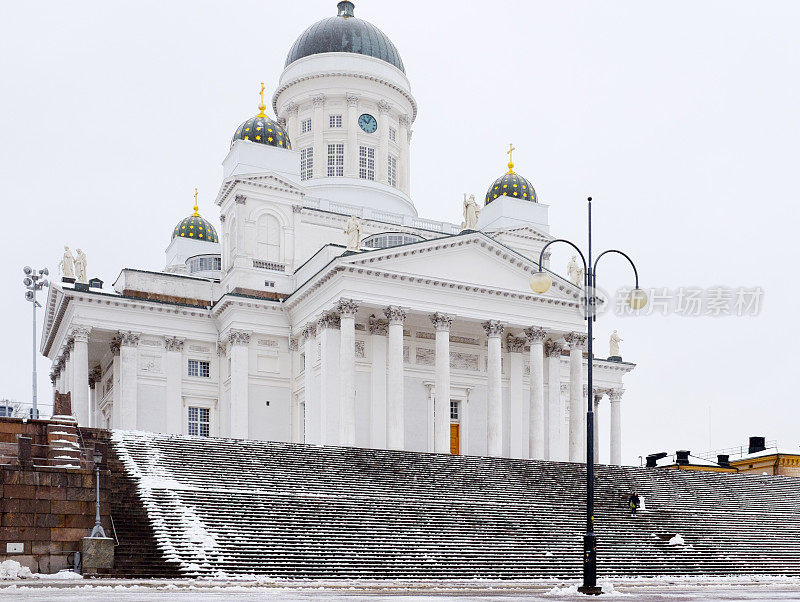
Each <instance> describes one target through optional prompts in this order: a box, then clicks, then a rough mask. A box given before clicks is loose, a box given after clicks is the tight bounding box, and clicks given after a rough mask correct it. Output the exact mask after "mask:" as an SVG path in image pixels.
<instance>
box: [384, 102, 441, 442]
mask: <svg viewBox="0 0 800 602" xmlns="http://www.w3.org/2000/svg"><path fill="white" fill-rule="evenodd" d="M389 109H391V105H390V104H389V103H388V102H386V101H385V100H381V101H380V102H379V103H378V152H377V157H376V161H377V162H378V164H377V165H376V166H375V179H376V180H377V181H378V182H380V183H381V184H388V183H389V177H388V170H387V167H388V161H389ZM448 428H449V427H448ZM448 451H449V448H448Z"/></svg>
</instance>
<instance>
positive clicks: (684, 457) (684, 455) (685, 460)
mask: <svg viewBox="0 0 800 602" xmlns="http://www.w3.org/2000/svg"><path fill="white" fill-rule="evenodd" d="M690 453H692V452H690V451H688V450H686V449H679V450H678V451H676V452H675V463H676V464H678V465H679V466H685V465H688V464H690V462H689V454H690Z"/></svg>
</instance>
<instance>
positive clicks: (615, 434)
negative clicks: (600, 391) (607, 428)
mask: <svg viewBox="0 0 800 602" xmlns="http://www.w3.org/2000/svg"><path fill="white" fill-rule="evenodd" d="M624 392H625V391H623V390H622V389H612V390H611V393H610V394H609V397H610V398H611V445H610V447H611V462H610V464H616V465H617V466H619V465H621V464H622V412H621V404H622V394H623V393H624Z"/></svg>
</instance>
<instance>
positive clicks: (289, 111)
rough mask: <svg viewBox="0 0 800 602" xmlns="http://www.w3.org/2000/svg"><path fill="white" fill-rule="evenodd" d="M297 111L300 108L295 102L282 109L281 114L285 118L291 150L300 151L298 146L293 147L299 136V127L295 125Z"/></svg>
mask: <svg viewBox="0 0 800 602" xmlns="http://www.w3.org/2000/svg"><path fill="white" fill-rule="evenodd" d="M299 109H300V107H299V106H298V105H297V103H295V102H290V103H288V104H287V105H286V106H285V107H284V109H283V110H284V113H283V114H284V115H285V118H286V133H287V134H289V141H290V142H291V143H292V149H293V150H296V151H299V150H300V147H299V146H295V142H296V140H297V138H298V137H299V136H300V127H299V126H298V123H297V116H298V111H299ZM317 127H319V126H317Z"/></svg>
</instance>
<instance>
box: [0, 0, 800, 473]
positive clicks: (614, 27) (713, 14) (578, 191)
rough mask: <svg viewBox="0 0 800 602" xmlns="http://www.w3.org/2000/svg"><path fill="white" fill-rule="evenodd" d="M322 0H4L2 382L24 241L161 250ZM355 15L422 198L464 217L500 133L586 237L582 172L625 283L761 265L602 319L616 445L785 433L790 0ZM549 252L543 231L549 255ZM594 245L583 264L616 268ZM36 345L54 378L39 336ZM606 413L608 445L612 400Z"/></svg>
mask: <svg viewBox="0 0 800 602" xmlns="http://www.w3.org/2000/svg"><path fill="white" fill-rule="evenodd" d="M335 4H336V3H335V2H334V0H303V1H299V0H298V1H295V2H288V1H287V2H276V1H274V0H273V1H269V2H265V1H263V0H258V1H256V0H247V1H245V0H236V1H227V2H222V1H219V2H208V1H198V0H193V1H192V2H178V1H170V2H165V1H163V0H159V1H149V0H139V1H137V2H115V1H112V0H105V1H102V2H89V1H78V0H75V1H72V2H61V1H58V2H52V1H51V2H13V3H12V2H4V3H3V4H2V7H0V57H2V59H0V61H2V62H1V63H0V65H2V70H1V71H0V73H1V74H2V90H3V93H2V94H1V95H0V126H2V127H1V128H0V135H1V136H2V144H0V198H2V202H3V204H4V206H5V211H4V217H5V232H4V233H3V243H2V247H3V253H2V256H3V258H4V262H3V263H2V266H0V279H1V281H2V282H3V283H4V284H5V289H4V292H3V293H2V296H0V315H2V316H3V324H4V329H3V330H4V335H5V344H4V345H2V346H1V347H0V398H3V397H10V398H12V399H17V400H20V401H29V399H30V345H31V341H30V338H31V334H30V305H29V304H28V303H26V302H25V301H24V298H23V294H24V290H23V286H22V278H23V274H22V267H23V266H24V265H26V264H30V265H34V266H36V267H41V266H47V267H49V268H50V270H51V273H55V271H56V264H57V262H58V259H59V258H60V255H61V248H62V246H63V245H64V244H69V245H70V246H71V247H72V248H73V249H75V248H76V247H81V248H82V249H84V251H86V253H87V255H88V258H89V272H90V274H89V275H90V276H98V277H100V278H102V279H104V280H105V281H106V282H107V283H108V284H110V283H111V282H113V280H114V279H115V277H116V276H117V274H118V273H119V270H120V268H122V267H125V266H131V267H140V268H146V269H156V270H158V269H161V268H162V267H163V265H164V249H165V248H166V245H167V243H168V242H169V238H170V234H171V231H172V228H173V226H174V224H175V223H176V222H177V221H179V220H180V219H181V218H182V217H184V216H186V215H187V214H188V212H190V211H191V205H192V192H193V189H194V187H195V186H197V187H198V188H199V189H200V199H201V213H203V214H204V215H205V216H207V217H209V218H212V219H213V220H214V221H215V222H216V223H218V220H217V212H216V211H215V208H214V207H213V206H212V204H211V201H212V199H213V197H214V196H215V194H216V191H217V189H218V187H219V184H220V177H221V167H220V162H221V161H222V159H223V158H224V156H225V154H226V151H227V149H228V144H229V141H230V136H231V135H232V133H233V131H234V129H235V128H236V126H237V125H238V124H239V123H240V122H241V121H242V120H244V119H246V118H247V117H249V116H251V115H252V114H254V112H255V111H256V104H257V91H258V87H259V82H261V81H264V82H265V83H266V85H267V89H268V90H273V89H274V87H275V85H276V83H277V81H278V77H279V76H280V73H281V71H282V69H283V64H284V60H285V57H286V53H287V51H288V50H289V48H290V46H291V45H292V42H293V41H294V40H295V38H296V37H297V36H298V35H299V34H300V33H301V32H302V31H303V30H304V29H305V28H306V27H307V26H308V25H310V24H311V23H313V22H314V21H316V20H318V19H321V18H323V17H326V16H329V15H333V14H335V9H336V6H335ZM356 16H359V17H362V18H365V19H367V20H369V21H371V22H373V23H374V24H376V25H377V26H378V27H380V28H381V29H382V30H383V31H384V32H385V33H387V34H388V35H389V37H390V38H391V39H392V40H393V41H394V43H395V45H396V46H397V48H398V49H399V51H400V53H401V56H402V58H403V61H404V63H405V66H406V72H407V74H408V76H409V78H410V80H411V84H412V90H413V93H414V95H415V97H416V99H417V102H418V104H419V107H420V112H419V117H418V119H417V121H416V123H415V124H414V126H413V129H414V137H413V140H412V169H411V173H412V196H413V199H414V202H415V204H416V206H417V208H418V210H419V212H420V214H421V215H422V216H425V217H429V218H434V219H443V220H449V221H454V222H458V221H460V220H461V194H462V193H463V192H472V193H475V194H476V196H477V197H478V198H481V197H482V196H483V195H484V194H485V191H486V188H487V187H488V186H489V184H490V183H491V182H492V181H493V180H494V179H495V178H496V177H498V176H499V175H501V174H502V173H503V171H504V169H505V163H506V161H507V156H506V155H505V150H506V148H507V145H508V143H509V142H513V143H514V144H515V146H516V147H517V149H518V150H517V152H516V153H515V156H514V160H515V163H516V167H517V171H518V172H519V173H521V174H523V175H524V176H526V177H527V178H528V179H530V180H531V181H532V182H533V184H534V186H535V187H536V190H537V192H538V194H539V198H540V199H541V201H542V202H545V203H548V204H549V205H550V206H551V209H550V224H551V232H552V233H553V234H556V235H558V236H564V237H567V238H570V239H572V240H574V241H576V242H580V243H583V241H585V236H586V227H585V198H586V196H588V195H591V196H593V197H594V199H595V207H594V211H595V248H596V249H599V250H602V249H605V248H607V247H609V246H614V247H618V248H620V249H622V250H625V251H627V252H629V253H630V254H631V255H632V256H633V258H634V260H635V261H636V263H637V265H638V267H639V272H640V276H641V281H642V286H644V287H646V288H650V287H659V288H662V287H667V288H669V289H671V290H674V289H678V288H680V287H701V288H711V287H717V286H726V287H732V288H738V287H740V286H745V287H756V286H758V287H762V288H763V290H764V295H763V298H762V304H761V311H760V313H759V315H758V316H756V317H732V316H728V317H707V316H701V317H686V316H677V315H669V316H663V315H660V314H655V315H650V316H639V317H635V318H629V317H628V318H625V317H617V316H613V315H606V316H603V318H602V319H601V320H600V321H598V323H597V326H598V331H599V332H598V335H597V347H598V349H597V355H600V356H604V355H605V354H606V353H607V341H608V335H609V333H610V331H611V330H612V329H614V328H618V329H619V331H620V334H621V336H622V337H623V339H624V343H623V346H622V353H623V356H624V357H625V359H626V360H629V361H633V362H636V363H638V364H639V366H638V367H637V369H636V370H635V371H634V372H633V373H632V374H630V375H629V376H628V377H627V380H626V394H625V396H624V399H623V404H624V409H623V421H624V422H623V435H624V445H623V454H624V459H625V460H626V461H627V462H630V463H636V464H638V456H639V455H643V454H646V453H649V452H653V451H660V450H665V451H674V450H675V449H681V448H684V449H690V450H693V451H697V452H700V451H705V450H708V449H710V448H712V447H713V448H719V447H728V446H733V445H739V444H741V443H744V442H745V441H746V438H747V436H748V435H764V436H766V437H767V438H768V439H777V440H778V441H779V442H780V443H781V444H782V445H783V446H788V447H797V445H798V443H800V427H799V425H800V409H798V407H799V405H800V404H799V402H800V399H799V398H798V380H797V376H798V370H797V364H798V360H800V354H799V353H798V339H799V336H798V335H800V327H798V325H797V318H796V315H797V311H798V293H799V292H800V287H798V285H797V283H796V282H792V279H795V280H796V278H797V276H796V275H794V274H793V272H792V269H793V264H794V263H795V262H796V251H795V244H796V240H797V236H798V225H799V224H798V222H800V218H798V200H799V199H798V197H799V196H800V195H799V194H798V187H800V184H799V183H798V181H797V177H796V175H797V172H798V159H800V152H798V151H799V150H800V142H798V140H800V117H799V116H798V115H800V112H799V111H798V97H800V77H799V76H798V73H800V35H798V31H800V3H797V2H791V1H787V2H764V1H762V2H757V3H755V2H743V1H739V2H737V1H732V0H726V1H717V2H711V1H705V2H697V1H695V0H692V1H674V0H673V1H670V2H660V3H655V2H640V1H638V0H636V1H624V2H623V1H617V2H611V1H605V2H602V3H601V2H583V1H570V2H556V1H550V2H542V1H540V2H535V1H525V2H522V1H492V2H485V1H484V2H469V1H464V0H461V1H458V2H455V1H452V2H425V3H423V2H390V1H388V0H387V1H377V0H362V1H360V2H356ZM567 259H568V253H567V252H566V250H563V251H559V252H556V253H554V260H553V265H554V267H557V268H560V269H563V266H565V265H566V262H567ZM608 259H609V261H608V263H607V264H606V265H605V267H603V270H602V272H601V274H600V277H601V281H600V284H601V285H602V286H603V287H604V288H606V289H615V288H616V287H617V286H620V285H625V284H628V283H629V282H630V279H631V275H630V273H629V271H628V270H627V268H626V267H625V266H624V265H623V264H622V262H621V261H618V260H617V259H614V258H608ZM604 261H605V260H604ZM39 319H40V322H41V312H40V314H39ZM38 366H39V370H40V375H39V386H40V391H41V395H40V397H41V398H43V399H44V400H46V401H49V397H50V392H51V388H50V382H49V379H48V376H47V374H48V371H49V362H48V361H46V360H44V359H41V360H40V361H39V363H38ZM601 421H602V423H603V424H602V431H601V437H602V441H603V451H602V453H601V459H602V460H603V461H607V459H608V449H607V441H608V436H607V427H608V407H607V402H606V404H604V406H603V414H602V417H601Z"/></svg>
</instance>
